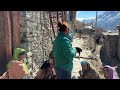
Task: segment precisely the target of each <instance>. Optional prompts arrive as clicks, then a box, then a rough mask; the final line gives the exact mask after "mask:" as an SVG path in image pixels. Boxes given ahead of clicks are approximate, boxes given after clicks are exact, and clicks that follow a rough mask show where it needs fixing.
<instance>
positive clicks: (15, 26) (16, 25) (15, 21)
mask: <svg viewBox="0 0 120 90" xmlns="http://www.w3.org/2000/svg"><path fill="white" fill-rule="evenodd" d="M10 16H11V30H12V49H13V50H14V49H15V48H18V47H20V12H19V11H10Z"/></svg>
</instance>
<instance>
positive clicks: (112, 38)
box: [103, 34, 118, 58]
mask: <svg viewBox="0 0 120 90" xmlns="http://www.w3.org/2000/svg"><path fill="white" fill-rule="evenodd" d="M103 48H104V51H105V54H106V55H107V56H108V57H109V58H114V57H118V55H117V53H118V35H107V34H105V35H104V42H103Z"/></svg>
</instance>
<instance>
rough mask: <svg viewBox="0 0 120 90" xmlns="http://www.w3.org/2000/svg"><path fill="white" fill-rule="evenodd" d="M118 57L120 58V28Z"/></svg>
mask: <svg viewBox="0 0 120 90" xmlns="http://www.w3.org/2000/svg"><path fill="white" fill-rule="evenodd" d="M118 58H119V59H120V30H119V35H118Z"/></svg>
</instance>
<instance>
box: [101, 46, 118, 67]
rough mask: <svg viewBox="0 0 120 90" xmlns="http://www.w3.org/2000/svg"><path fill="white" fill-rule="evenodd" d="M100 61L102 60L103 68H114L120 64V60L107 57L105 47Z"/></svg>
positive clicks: (102, 49)
mask: <svg viewBox="0 0 120 90" xmlns="http://www.w3.org/2000/svg"><path fill="white" fill-rule="evenodd" d="M100 59H101V62H102V65H103V66H104V65H110V66H112V67H114V66H117V65H118V64H120V60H119V59H118V57H113V58H109V57H108V56H107V54H106V52H105V51H104V48H103V46H102V48H101V50H100Z"/></svg>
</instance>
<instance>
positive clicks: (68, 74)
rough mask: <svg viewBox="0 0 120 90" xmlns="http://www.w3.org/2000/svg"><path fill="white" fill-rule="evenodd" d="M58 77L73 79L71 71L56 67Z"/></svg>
mask: <svg viewBox="0 0 120 90" xmlns="http://www.w3.org/2000/svg"><path fill="white" fill-rule="evenodd" d="M56 74H57V78H58V79H71V72H70V71H65V70H62V69H58V68H56Z"/></svg>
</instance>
